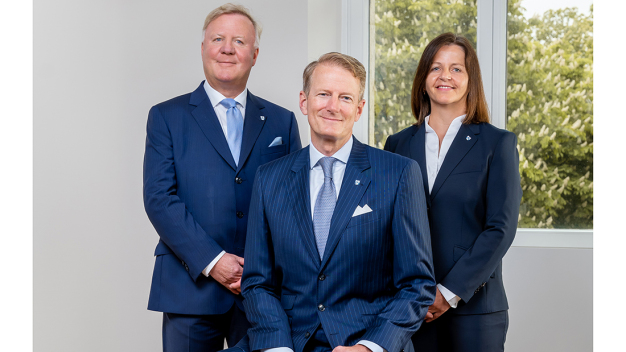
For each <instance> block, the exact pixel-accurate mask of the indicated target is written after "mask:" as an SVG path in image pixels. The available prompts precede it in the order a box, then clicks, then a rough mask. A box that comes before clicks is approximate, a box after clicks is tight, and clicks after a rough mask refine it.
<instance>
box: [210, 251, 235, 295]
mask: <svg viewBox="0 0 626 352" xmlns="http://www.w3.org/2000/svg"><path fill="white" fill-rule="evenodd" d="M242 273H243V258H241V257H238V256H236V255H234V254H228V253H225V254H224V255H223V256H222V257H221V258H220V260H218V261H217V263H215V266H214V267H213V269H211V271H210V272H209V275H211V277H213V278H214V279H215V281H217V282H219V283H220V284H222V285H224V287H226V288H227V289H229V290H230V292H232V293H234V294H236V295H238V294H240V293H241V274H242Z"/></svg>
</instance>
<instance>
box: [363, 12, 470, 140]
mask: <svg viewBox="0 0 626 352" xmlns="http://www.w3.org/2000/svg"><path fill="white" fill-rule="evenodd" d="M445 32H453V33H458V34H461V35H463V36H465V37H466V38H468V39H469V40H470V42H472V44H474V47H476V0H374V41H375V45H374V55H373V56H374V58H373V61H374V62H373V65H372V66H373V67H374V70H373V72H372V71H371V69H370V75H372V74H373V75H374V78H375V79H374V82H373V84H374V87H373V89H372V93H373V94H372V95H371V96H373V97H374V109H371V110H373V114H372V117H371V118H372V119H373V128H370V141H369V142H370V145H372V146H375V147H377V148H381V149H382V148H383V146H384V143H385V141H386V140H387V136H389V135H391V134H394V133H396V132H398V131H401V130H403V129H405V128H407V127H408V126H410V125H411V124H413V123H414V122H415V119H414V118H413V115H412V113H411V86H412V84H413V76H414V74H415V69H416V68H417V64H418V62H419V59H420V57H421V55H422V51H423V50H424V48H425V47H426V44H428V43H429V42H430V40H431V39H433V38H435V37H436V36H438V35H439V34H441V33H445ZM370 77H371V76H370ZM371 110H370V111H371ZM370 126H372V123H370Z"/></svg>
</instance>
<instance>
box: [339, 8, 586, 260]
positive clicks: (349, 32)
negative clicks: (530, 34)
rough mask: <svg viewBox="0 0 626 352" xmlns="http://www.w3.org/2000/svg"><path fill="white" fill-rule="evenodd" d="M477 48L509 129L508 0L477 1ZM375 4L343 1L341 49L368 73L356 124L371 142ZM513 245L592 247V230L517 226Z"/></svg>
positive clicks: (494, 107)
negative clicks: (507, 99) (364, 102)
mask: <svg viewBox="0 0 626 352" xmlns="http://www.w3.org/2000/svg"><path fill="white" fill-rule="evenodd" d="M476 5H477V20H476V21H477V31H476V37H477V38H476V41H477V45H476V46H477V53H478V61H479V62H480V67H481V69H482V72H481V73H482V77H483V84H484V90H485V95H486V97H487V104H488V105H489V110H490V112H491V118H492V123H493V125H494V126H496V127H498V128H502V129H506V84H507V82H506V76H507V71H506V69H507V67H506V52H507V14H508V1H502V0H477V2H476ZM373 14H374V5H373V1H370V0H342V3H341V52H342V53H344V54H347V55H351V56H353V57H355V58H356V59H358V60H359V61H361V62H362V63H363V65H364V66H365V69H366V71H367V72H368V75H367V81H366V89H365V94H364V99H365V100H366V102H367V104H365V108H364V111H363V115H362V116H361V119H360V120H359V121H357V123H355V125H354V136H355V137H356V138H357V139H359V140H361V141H363V142H365V143H367V144H370V143H371V141H372V140H373V136H374V120H373V119H370V116H369V112H370V111H373V107H374V101H373V99H369V97H370V92H371V91H372V88H373V87H372V85H373V82H370V79H369V77H373V76H374V65H370V63H371V62H373V60H374V58H373V54H372V53H371V52H370V50H369V48H370V45H374V38H370V33H372V32H373V29H374V28H373V27H374V24H373V23H370V21H369V19H370V18H371V17H373ZM513 247H540V248H588V249H592V248H593V229H591V230H587V229H585V230H578V229H572V230H564V229H533V228H518V229H517V234H516V236H515V240H514V242H513Z"/></svg>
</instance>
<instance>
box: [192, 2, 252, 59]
mask: <svg viewBox="0 0 626 352" xmlns="http://www.w3.org/2000/svg"><path fill="white" fill-rule="evenodd" d="M230 14H238V15H242V16H246V17H247V18H248V19H249V20H250V22H252V26H253V27H254V48H255V49H256V48H258V47H259V44H260V43H261V32H262V31H263V29H262V28H261V25H260V24H259V23H258V22H257V21H256V20H255V19H254V18H253V17H252V14H250V11H249V10H248V9H247V8H245V7H244V6H241V5H235V4H232V3H230V2H229V3H227V4H224V5H222V6H220V7H218V8H216V9H215V10H213V11H211V12H210V13H209V14H208V15H207V16H206V18H205V19H204V26H202V41H203V42H204V36H205V34H206V28H207V27H208V26H209V24H211V22H213V21H214V20H215V19H216V18H218V17H220V16H221V15H230Z"/></svg>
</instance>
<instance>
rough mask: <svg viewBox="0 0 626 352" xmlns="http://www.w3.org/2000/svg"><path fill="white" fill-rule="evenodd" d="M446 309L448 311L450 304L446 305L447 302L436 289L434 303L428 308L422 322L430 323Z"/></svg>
mask: <svg viewBox="0 0 626 352" xmlns="http://www.w3.org/2000/svg"><path fill="white" fill-rule="evenodd" d="M448 309H450V304H449V303H448V301H446V299H445V298H444V297H443V295H442V294H441V292H440V291H439V287H437V295H436V296H435V303H433V305H432V306H430V307H428V312H427V313H426V318H424V321H425V322H427V323H430V322H431V321H433V320H435V319H437V318H439V317H440V316H441V315H442V314H443V313H445V312H446V311H447V310H448Z"/></svg>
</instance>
